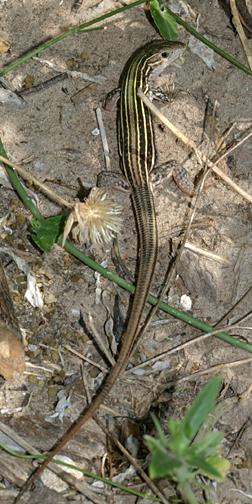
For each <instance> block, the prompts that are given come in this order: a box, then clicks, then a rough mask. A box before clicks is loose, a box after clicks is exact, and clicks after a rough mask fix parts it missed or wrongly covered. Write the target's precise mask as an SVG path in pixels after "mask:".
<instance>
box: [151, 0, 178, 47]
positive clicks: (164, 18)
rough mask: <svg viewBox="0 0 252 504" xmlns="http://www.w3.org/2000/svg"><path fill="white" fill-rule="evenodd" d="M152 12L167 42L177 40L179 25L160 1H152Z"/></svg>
mask: <svg viewBox="0 0 252 504" xmlns="http://www.w3.org/2000/svg"><path fill="white" fill-rule="evenodd" d="M150 12H151V15H152V17H153V20H154V22H155V25H156V26H157V28H158V30H159V32H160V35H161V36H162V37H163V38H164V39H165V40H177V38H178V32H177V23H176V21H175V19H174V17H172V16H171V14H170V13H169V12H168V11H167V10H166V8H165V6H164V5H163V2H162V1H161V0H160V1H159V0H151V1H150Z"/></svg>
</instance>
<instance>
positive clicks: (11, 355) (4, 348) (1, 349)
mask: <svg viewBox="0 0 252 504" xmlns="http://www.w3.org/2000/svg"><path fill="white" fill-rule="evenodd" d="M24 369H25V359H24V349H23V347H22V345H21V343H20V341H19V340H18V338H17V336H16V334H15V332H14V331H12V330H10V329H8V328H7V326H6V325H5V324H2V323H1V324H0V375H1V376H3V377H4V378H5V380H8V381H17V380H20V378H21V377H22V375H23V373H24Z"/></svg>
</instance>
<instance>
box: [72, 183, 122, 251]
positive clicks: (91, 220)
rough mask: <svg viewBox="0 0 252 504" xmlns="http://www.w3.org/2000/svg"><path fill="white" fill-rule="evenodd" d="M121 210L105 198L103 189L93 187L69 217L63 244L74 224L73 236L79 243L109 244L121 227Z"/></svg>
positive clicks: (109, 199)
mask: <svg viewBox="0 0 252 504" xmlns="http://www.w3.org/2000/svg"><path fill="white" fill-rule="evenodd" d="M121 213H122V208H121V207H120V206H119V205H117V204H116V203H115V202H114V201H113V200H112V199H111V198H109V197H108V196H107V193H106V192H105V191H104V189H99V188H97V187H94V188H93V189H92V190H91V192H90V194H89V196H88V198H87V199H86V201H85V202H84V203H77V204H76V205H75V206H74V209H73V211H72V212H71V214H70V215H69V217H68V219H67V222H66V225H65V229H64V237H63V244H64V242H65V240H66V238H67V236H68V235H69V233H70V231H71V228H72V226H73V224H74V222H76V221H77V226H76V228H75V229H74V232H73V235H74V237H75V238H76V239H78V240H79V242H80V243H90V244H91V245H97V244H98V245H102V244H103V243H108V242H110V241H111V240H112V239H113V238H114V237H115V236H116V234H117V233H118V232H119V231H120V229H121V226H122V218H121Z"/></svg>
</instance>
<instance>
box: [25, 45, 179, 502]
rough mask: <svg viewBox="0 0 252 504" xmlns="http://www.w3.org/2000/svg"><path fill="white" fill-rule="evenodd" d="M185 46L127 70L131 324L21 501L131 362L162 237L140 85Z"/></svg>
mask: <svg viewBox="0 0 252 504" xmlns="http://www.w3.org/2000/svg"><path fill="white" fill-rule="evenodd" d="M183 51H184V45H183V44H181V43H179V42H168V41H164V40H156V41H153V42H151V43H148V44H146V45H145V46H143V47H142V48H140V49H138V50H137V51H136V52H135V53H134V54H133V56H132V57H131V58H130V59H129V61H128V62H127V64H126V66H125V68H124V71H123V73H122V77H121V82H120V87H121V95H120V103H119V109H118V148H119V155H120V160H121V166H122V171H123V173H124V176H125V177H126V179H127V181H128V182H129V184H130V186H131V200H132V205H133V209H134V213H135V218H136V227H137V231H138V239H139V257H138V275H137V280H136V289H135V292H134V298H133V301H132V307H131V312H130V316H129V321H128V325H127V328H126V330H125V332H124V334H123V335H122V341H121V347H120V351H119V354H118V358H117V361H116V364H115V365H114V366H113V368H112V369H111V371H110V372H109V374H108V376H107V377H106V378H105V380H104V383H103V385H102V386H101V389H100V390H99V391H98V393H97V395H96V396H95V397H94V399H93V400H92V403H91V404H90V405H88V406H87V407H85V408H84V410H83V411H82V412H81V413H80V415H79V417H78V418H77V420H76V421H75V422H74V423H73V424H72V425H71V426H70V428H69V429H68V430H67V432H66V433H65V434H64V435H63V437H62V438H61V439H60V440H59V441H58V442H57V443H56V444H55V446H54V447H53V448H52V450H51V451H50V452H49V453H48V458H47V459H46V460H45V461H44V462H43V463H42V464H41V465H40V466H39V467H38V468H37V469H36V470H35V471H34V472H33V473H32V475H31V476H30V478H29V479H28V480H27V481H26V483H25V484H24V486H23V488H22V489H21V492H20V493H19V495H18V498H17V499H16V501H15V502H17V501H18V500H19V498H20V496H21V494H23V493H24V492H25V491H26V490H27V489H28V488H29V487H30V485H31V484H32V483H33V482H34V481H35V480H36V479H37V478H38V477H39V476H40V475H41V474H42V472H43V471H44V469H45V468H46V467H47V465H48V464H49V462H50V461H51V460H52V458H53V457H54V456H55V455H56V454H57V453H59V452H60V451H61V450H62V448H63V447H64V446H65V445H66V444H67V443H68V442H69V441H70V439H72V438H73V436H74V435H75V434H76V433H77V432H79V430H80V429H81V427H82V426H83V425H84V424H85V423H86V422H87V421H88V420H89V419H90V418H92V417H93V416H94V414H95V413H96V412H97V410H98V408H99V406H100V405H101V404H102V403H103V402H104V400H105V399H106V398H107V396H108V394H109V392H110V390H111V389H112V387H113V385H114V384H115V382H116V381H117V379H118V378H119V376H120V375H121V374H122V373H123V371H124V370H125V368H126V367H127V364H128V361H129V358H130V355H131V352H132V349H133V347H134V342H135V340H136V338H137V336H138V333H139V328H140V323H141V318H142V315H143V310H144V306H145V302H146V300H147V297H148V294H149V290H150V286H151V281H152V277H153V273H154V269H155V264H156V257H157V249H158V238H157V226H156V215H155V207H154V200H153V194H152V189H151V184H150V180H149V175H150V172H151V170H152V169H153V167H154V164H155V144H154V134H153V125H152V117H151V113H150V111H149V109H148V108H147V107H146V106H145V105H144V104H143V102H142V100H141V99H140V98H139V97H138V94H137V92H138V89H139V88H140V89H142V90H143V92H144V93H146V92H147V91H148V77H149V74H150V72H151V71H152V69H153V68H154V67H160V66H161V67H162V66H167V65H169V64H170V63H171V62H172V61H174V60H175V59H177V57H179V56H180V54H181V53H182V52H183Z"/></svg>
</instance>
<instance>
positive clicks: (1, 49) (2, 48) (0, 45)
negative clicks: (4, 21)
mask: <svg viewBox="0 0 252 504" xmlns="http://www.w3.org/2000/svg"><path fill="white" fill-rule="evenodd" d="M9 49H10V44H9V42H8V41H7V40H5V39H3V38H1V37H0V54H3V53H6V52H7V51H8V50H9Z"/></svg>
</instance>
